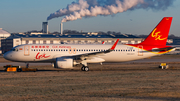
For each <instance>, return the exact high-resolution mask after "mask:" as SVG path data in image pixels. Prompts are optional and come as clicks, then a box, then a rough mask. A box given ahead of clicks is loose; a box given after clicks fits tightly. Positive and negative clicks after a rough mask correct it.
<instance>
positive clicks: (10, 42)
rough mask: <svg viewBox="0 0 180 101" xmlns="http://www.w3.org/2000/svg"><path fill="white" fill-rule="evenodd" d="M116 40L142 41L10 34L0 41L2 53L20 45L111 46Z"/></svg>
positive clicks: (125, 39) (129, 37) (122, 37)
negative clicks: (102, 44) (103, 44)
mask: <svg viewBox="0 0 180 101" xmlns="http://www.w3.org/2000/svg"><path fill="white" fill-rule="evenodd" d="M117 39H120V40H119V44H136V43H140V42H142V41H143V39H142V38H138V37H136V36H134V35H126V34H121V35H113V34H110V35H98V34H97V35H92V34H79V35H69V34H63V35H62V34H60V35H59V34H55V35H51V34H39V35H36V34H30V35H28V34H27V35H23V34H12V35H11V36H10V37H8V38H6V39H3V40H1V45H2V53H5V52H7V51H9V50H11V49H12V48H13V47H15V46H17V45H21V44H101V43H102V42H105V44H113V43H114V42H115V41H116V40H117Z"/></svg>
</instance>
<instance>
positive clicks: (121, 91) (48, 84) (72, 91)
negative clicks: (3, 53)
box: [0, 55, 180, 101]
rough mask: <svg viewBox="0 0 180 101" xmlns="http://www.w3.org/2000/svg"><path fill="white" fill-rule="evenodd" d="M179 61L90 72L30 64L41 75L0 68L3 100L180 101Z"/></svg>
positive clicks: (163, 58)
mask: <svg viewBox="0 0 180 101" xmlns="http://www.w3.org/2000/svg"><path fill="white" fill-rule="evenodd" d="M179 60H180V55H165V56H157V57H153V58H150V59H143V60H137V61H131V62H124V63H103V65H100V64H89V67H90V71H89V72H83V71H81V70H80V66H77V67H75V68H74V69H54V68H52V67H51V64H39V63H38V64H34V63H33V64H30V67H31V68H38V71H37V72H4V71H3V68H2V67H1V66H0V75H1V76H0V81H1V82H0V86H1V87H0V95H1V96H0V100H1V101H12V100H13V101H17V100H18V101H39V100H40V101H42V100H43V101H60V100H62V101H179V100H180V81H179V80H180V65H179V64H180V61H179ZM2 61H4V62H5V63H2V62H1V63H0V64H1V65H3V64H6V63H8V64H13V65H16V64H14V62H13V63H12V62H9V61H5V60H2ZM161 62H167V63H168V65H169V68H168V69H164V70H162V69H160V68H158V66H159V65H160V63H161ZM23 64H24V63H23ZM23 64H22V66H23ZM17 65H18V63H17ZM20 65H21V64H20ZM24 66H25V65H24Z"/></svg>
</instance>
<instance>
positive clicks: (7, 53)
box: [3, 52, 12, 61]
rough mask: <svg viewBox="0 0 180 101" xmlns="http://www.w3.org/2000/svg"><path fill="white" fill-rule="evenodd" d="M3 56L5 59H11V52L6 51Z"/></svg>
mask: <svg viewBox="0 0 180 101" xmlns="http://www.w3.org/2000/svg"><path fill="white" fill-rule="evenodd" d="M3 57H4V58H5V59H6V60H11V61H12V54H11V52H6V53H5V54H4V55H3Z"/></svg>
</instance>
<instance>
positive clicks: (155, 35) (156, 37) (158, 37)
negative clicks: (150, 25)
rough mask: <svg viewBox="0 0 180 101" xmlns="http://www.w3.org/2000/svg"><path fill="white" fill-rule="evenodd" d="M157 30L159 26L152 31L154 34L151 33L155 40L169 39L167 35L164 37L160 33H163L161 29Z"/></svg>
mask: <svg viewBox="0 0 180 101" xmlns="http://www.w3.org/2000/svg"><path fill="white" fill-rule="evenodd" d="M156 30H157V28H155V29H154V30H153V32H152V34H151V36H152V37H153V38H155V40H166V39H167V37H165V38H162V35H160V34H161V32H160V31H159V32H158V31H156Z"/></svg>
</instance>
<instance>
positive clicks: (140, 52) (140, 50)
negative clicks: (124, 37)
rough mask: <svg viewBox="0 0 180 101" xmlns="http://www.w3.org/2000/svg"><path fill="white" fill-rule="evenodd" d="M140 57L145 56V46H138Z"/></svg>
mask: <svg viewBox="0 0 180 101" xmlns="http://www.w3.org/2000/svg"><path fill="white" fill-rule="evenodd" d="M138 56H143V46H141V45H140V46H138Z"/></svg>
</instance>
